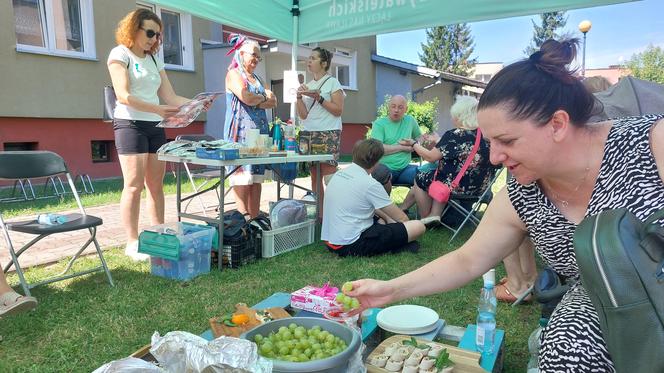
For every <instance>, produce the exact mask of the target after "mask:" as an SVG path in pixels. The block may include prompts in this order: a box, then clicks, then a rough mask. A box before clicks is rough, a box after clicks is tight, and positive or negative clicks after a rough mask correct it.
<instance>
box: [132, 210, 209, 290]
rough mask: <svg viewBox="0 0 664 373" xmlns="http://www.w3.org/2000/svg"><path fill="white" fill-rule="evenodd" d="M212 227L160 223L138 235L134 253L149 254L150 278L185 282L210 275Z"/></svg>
mask: <svg viewBox="0 0 664 373" xmlns="http://www.w3.org/2000/svg"><path fill="white" fill-rule="evenodd" d="M215 233H216V232H215V229H214V227H211V226H207V225H196V224H191V223H186V222H177V223H170V224H162V225H157V226H154V227H150V228H148V229H146V230H144V231H143V232H141V234H140V236H139V240H138V252H139V253H144V254H148V255H150V264H151V266H152V268H151V272H152V274H153V275H156V276H160V277H165V278H172V279H176V280H189V279H192V278H194V277H196V276H198V275H200V274H203V273H208V272H210V251H211V248H212V240H213V238H214V235H215Z"/></svg>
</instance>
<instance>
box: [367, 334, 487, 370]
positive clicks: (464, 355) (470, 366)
mask: <svg viewBox="0 0 664 373" xmlns="http://www.w3.org/2000/svg"><path fill="white" fill-rule="evenodd" d="M410 338H411V337H410V336H407V335H393V336H391V337H390V338H388V339H386V340H384V341H383V342H382V343H381V344H379V345H378V346H377V347H376V348H375V349H374V350H373V351H372V352H371V353H370V354H369V356H368V357H367V358H366V360H365V362H366V364H365V366H366V367H367V372H368V373H389V371H387V370H386V369H384V368H379V367H376V366H373V365H371V364H369V362H370V361H371V358H373V357H374V356H376V355H380V354H382V353H383V352H384V351H385V348H386V347H387V346H389V345H391V344H392V343H394V342H399V343H401V342H402V341H403V340H406V339H410ZM416 340H417V342H418V343H424V344H427V343H428V344H431V343H435V344H439V345H442V346H443V347H445V348H446V349H447V352H448V353H449V354H450V360H452V361H453V362H454V370H453V371H454V373H486V371H485V370H484V369H483V368H482V367H481V366H480V356H481V355H480V353H479V352H473V351H468V350H463V349H461V348H459V347H454V346H450V345H446V344H443V343H438V342H431V341H427V340H424V339H419V338H416Z"/></svg>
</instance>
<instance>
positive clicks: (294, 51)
mask: <svg viewBox="0 0 664 373" xmlns="http://www.w3.org/2000/svg"><path fill="white" fill-rule="evenodd" d="M291 13H292V14H293V43H292V45H291V70H293V71H297V55H298V52H299V50H298V49H299V44H300V43H299V40H298V38H299V36H300V0H293V8H291ZM295 105H297V103H296V102H292V103H291V105H290V116H291V119H293V124H296V125H297V124H298V121H299V118H298V117H297V114H296V112H295Z"/></svg>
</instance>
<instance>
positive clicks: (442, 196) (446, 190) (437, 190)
mask: <svg viewBox="0 0 664 373" xmlns="http://www.w3.org/2000/svg"><path fill="white" fill-rule="evenodd" d="M481 138H482V131H480V129H479V128H478V129H477V135H476V136H475V145H473V149H472V150H471V151H470V154H468V158H466V162H465V163H464V164H463V167H461V170H459V173H458V174H457V175H456V177H455V178H454V180H452V185H451V186H447V184H445V183H443V182H442V181H440V180H436V176H438V168H436V172H435V173H434V174H433V182H431V185H429V191H428V193H429V197H431V198H433V200H434V201H436V202H440V203H447V201H449V200H450V196H451V195H452V191H454V189H456V188H458V187H459V182H461V178H462V177H463V174H465V173H466V170H468V167H469V166H470V163H471V162H472V161H473V159H474V158H475V154H477V150H478V149H479V147H480V139H481Z"/></svg>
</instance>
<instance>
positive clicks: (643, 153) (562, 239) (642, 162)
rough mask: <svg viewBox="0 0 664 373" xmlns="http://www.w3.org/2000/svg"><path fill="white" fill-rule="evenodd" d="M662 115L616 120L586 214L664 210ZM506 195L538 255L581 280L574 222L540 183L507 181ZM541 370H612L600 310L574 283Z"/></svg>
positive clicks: (546, 335)
mask: <svg viewBox="0 0 664 373" xmlns="http://www.w3.org/2000/svg"><path fill="white" fill-rule="evenodd" d="M663 117H664V115H659V116H655V115H649V116H643V117H628V118H621V119H617V120H616V121H615V122H614V125H613V126H612V128H611V130H610V132H609V136H608V138H607V141H606V144H605V145H604V157H603V159H602V164H601V166H600V172H599V175H598V177H597V181H596V183H595V187H594V189H593V192H592V196H591V198H590V202H589V204H588V209H587V211H586V215H585V216H592V215H596V214H598V213H599V212H601V211H604V210H608V209H617V208H627V209H628V210H629V211H631V212H632V213H633V214H634V215H636V216H637V217H638V218H639V219H641V220H645V219H646V218H647V217H648V216H650V215H651V214H652V213H653V212H655V211H657V210H659V209H661V208H664V183H662V179H661V178H660V175H659V173H658V171H657V165H656V163H655V158H654V156H653V154H652V151H651V148H650V130H651V128H652V126H653V125H654V124H655V123H656V122H657V120H659V119H661V118H663ZM507 191H508V195H509V198H510V201H511V202H512V205H513V206H514V209H515V210H516V212H517V214H518V215H519V217H520V218H521V220H522V221H523V222H524V223H525V225H526V227H527V229H528V233H529V235H530V238H531V239H532V241H533V242H534V244H535V247H536V250H537V253H538V254H539V255H540V256H541V258H542V260H543V261H544V263H545V264H547V265H549V266H551V267H552V268H553V269H554V270H555V271H556V272H557V273H559V274H561V275H563V276H566V277H570V278H572V279H575V280H578V279H579V269H578V266H577V263H576V257H575V255H574V247H573V244H572V238H573V235H574V229H575V228H576V225H575V224H574V223H573V222H570V221H569V220H567V219H566V218H565V217H564V216H563V215H562V214H561V213H560V211H558V209H557V208H556V206H555V205H554V204H553V202H552V201H551V200H550V199H549V198H548V197H547V196H546V195H544V193H542V190H541V189H540V188H539V187H538V185H537V183H532V184H528V185H520V184H518V183H517V182H516V181H515V180H514V178H512V179H511V180H510V181H509V182H508V186H507ZM541 338H542V340H541V342H542V343H541V347H540V355H539V359H540V360H539V368H540V371H543V372H614V371H615V370H614V367H613V363H612V362H611V357H610V356H609V353H608V351H607V348H606V344H605V342H604V339H603V337H602V331H601V330H600V326H599V319H598V316H597V312H596V311H595V308H594V307H593V305H592V303H591V302H590V298H589V297H588V294H587V293H586V290H585V289H584V288H583V284H581V283H580V282H576V284H575V285H573V286H572V287H571V288H570V290H569V291H568V292H567V293H566V294H565V295H564V296H563V299H562V300H561V302H560V303H559V304H558V306H557V307H556V309H555V311H554V312H553V314H552V315H551V319H550V320H549V324H548V325H547V326H546V328H545V329H544V331H543V333H542V337H541Z"/></svg>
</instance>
